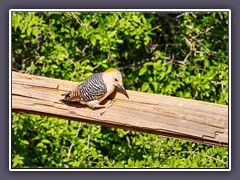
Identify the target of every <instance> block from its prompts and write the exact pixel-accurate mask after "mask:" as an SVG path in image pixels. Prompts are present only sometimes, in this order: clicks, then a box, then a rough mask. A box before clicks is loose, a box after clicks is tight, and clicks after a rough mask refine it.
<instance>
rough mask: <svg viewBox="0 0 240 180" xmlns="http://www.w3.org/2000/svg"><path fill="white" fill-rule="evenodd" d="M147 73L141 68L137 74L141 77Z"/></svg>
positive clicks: (144, 68)
mask: <svg viewBox="0 0 240 180" xmlns="http://www.w3.org/2000/svg"><path fill="white" fill-rule="evenodd" d="M146 71H147V68H146V67H142V68H141V69H140V71H139V73H138V75H139V76H142V75H143V74H145V72H146Z"/></svg>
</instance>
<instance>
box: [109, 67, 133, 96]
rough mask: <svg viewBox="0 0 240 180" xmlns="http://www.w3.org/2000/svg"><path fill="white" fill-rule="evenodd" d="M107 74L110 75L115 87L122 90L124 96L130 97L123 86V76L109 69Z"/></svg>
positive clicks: (115, 70) (113, 69)
mask: <svg viewBox="0 0 240 180" xmlns="http://www.w3.org/2000/svg"><path fill="white" fill-rule="evenodd" d="M105 73H107V74H109V77H110V78H111V82H112V84H113V85H114V86H117V87H119V88H120V89H121V91H122V92H123V94H124V95H125V96H126V97H127V98H129V97H128V94H127V91H126V89H125V88H124V86H123V82H122V74H121V73H120V72H119V71H118V70H117V69H115V68H109V69H107V70H106V71H105Z"/></svg>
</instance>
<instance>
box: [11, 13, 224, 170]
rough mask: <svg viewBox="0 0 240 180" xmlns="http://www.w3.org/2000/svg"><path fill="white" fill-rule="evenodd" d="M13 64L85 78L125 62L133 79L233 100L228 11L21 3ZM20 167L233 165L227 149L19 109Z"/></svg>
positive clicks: (155, 89) (16, 144) (176, 92)
mask: <svg viewBox="0 0 240 180" xmlns="http://www.w3.org/2000/svg"><path fill="white" fill-rule="evenodd" d="M12 64H13V68H14V69H16V70H18V71H21V72H25V73H29V74H35V75H40V76H47V77H53V78H59V79H66V80H72V81H82V80H84V79H85V78H86V77H88V76H90V75H92V74H93V73H96V72H101V71H104V70H105V69H107V68H109V67H117V68H118V69H119V70H120V71H121V72H122V73H123V77H124V84H125V87H126V88H127V89H131V90H136V91H142V92H149V93H157V94H164V95H169V96H177V97H183V98H189V99H197V100H203V101H208V102H213V103H219V104H225V105H226V104H228V13H227V12H201V13H200V12H174V13H173V12H169V13H163V12H158V13H150V12H149V13H138V12H114V13H110V12H105V13H102V12H96V13H86V12H74V13H73V12H64V13H63V12H31V13H27V12H14V13H13V14H12ZM11 133H12V144H11V145H12V146H11V150H12V167H13V168H21V167H80V168H132V167H138V168H140V167H141V168H142V167H147V168H228V149H227V148H222V147H214V146H209V145H203V144H198V143H192V142H187V141H183V140H176V139H169V138H163V137H160V136H157V135H152V134H147V133H139V132H135V131H126V130H122V129H115V128H107V127H103V126H97V125H92V124H87V123H79V122H71V124H68V123H67V121H66V120H62V119H57V118H53V117H45V116H44V117H43V116H38V115H29V114H13V115H12V132H11Z"/></svg>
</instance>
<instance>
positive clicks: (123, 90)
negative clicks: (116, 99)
mask: <svg viewBox="0 0 240 180" xmlns="http://www.w3.org/2000/svg"><path fill="white" fill-rule="evenodd" d="M117 86H118V87H119V88H120V89H121V91H122V92H123V94H124V95H125V96H126V97H127V98H128V99H129V97H128V94H127V91H126V89H125V88H124V87H123V85H122V83H118V85H117Z"/></svg>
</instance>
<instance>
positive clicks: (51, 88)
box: [12, 72, 228, 147]
mask: <svg viewBox="0 0 240 180" xmlns="http://www.w3.org/2000/svg"><path fill="white" fill-rule="evenodd" d="M76 84H78V83H77V82H70V81H65V80H60V79H52V78H46V77H41V76H33V75H27V74H21V73H17V72H12V112H25V113H31V114H40V115H47V116H54V117H59V118H63V119H71V120H77V121H83V122H88V123H94V124H99V125H103V126H110V127H118V128H123V129H130V130H135V131H141V132H148V133H153V134H158V135H161V136H166V137H173V138H178V139H185V140H189V141H194V142H201V143H207V144H212V145H220V146H226V147H227V146H228V106H224V105H219V104H214V103H207V102H202V101H196V100H189V99H183V98H176V97H170V96H163V95H157V94H149V93H141V92H136V91H130V90H128V91H127V92H128V94H129V99H127V98H126V97H125V96H124V95H123V94H121V93H116V92H114V93H113V94H112V95H111V96H110V97H109V99H110V98H115V99H116V100H115V101H114V103H113V106H112V107H110V108H109V109H108V111H107V112H106V113H104V114H103V115H102V116H101V115H100V112H102V111H103V110H104V109H97V110H92V109H90V108H87V107H85V106H82V105H80V104H79V103H70V104H64V103H62V102H61V101H60V100H61V99H62V96H61V94H63V93H65V92H67V91H68V90H70V89H71V88H72V87H74V86H76ZM103 103H109V101H107V102H103Z"/></svg>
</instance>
